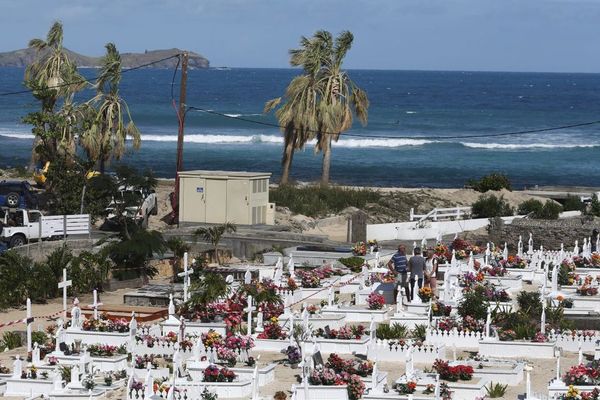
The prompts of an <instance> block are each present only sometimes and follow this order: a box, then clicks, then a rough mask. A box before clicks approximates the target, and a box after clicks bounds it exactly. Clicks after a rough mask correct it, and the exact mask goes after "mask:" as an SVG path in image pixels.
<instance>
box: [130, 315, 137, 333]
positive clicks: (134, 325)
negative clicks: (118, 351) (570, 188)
mask: <svg viewBox="0 0 600 400" xmlns="http://www.w3.org/2000/svg"><path fill="white" fill-rule="evenodd" d="M137 327H138V324H137V320H136V319H135V311H132V312H131V319H130V320H129V336H131V337H132V338H135V335H136V334H137Z"/></svg>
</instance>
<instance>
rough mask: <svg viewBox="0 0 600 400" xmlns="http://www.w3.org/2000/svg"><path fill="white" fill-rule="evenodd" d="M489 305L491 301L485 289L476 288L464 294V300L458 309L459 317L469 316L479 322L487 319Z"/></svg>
mask: <svg viewBox="0 0 600 400" xmlns="http://www.w3.org/2000/svg"><path fill="white" fill-rule="evenodd" d="M488 304H489V301H488V299H487V297H486V295H485V288H483V287H482V286H476V287H475V288H474V289H473V290H470V291H468V292H466V293H464V294H463V298H462V299H461V301H460V303H459V304H458V307H457V311H458V315H460V316H461V317H462V318H466V317H467V316H469V317H472V318H475V319H477V320H481V319H485V318H486V317H487V307H488Z"/></svg>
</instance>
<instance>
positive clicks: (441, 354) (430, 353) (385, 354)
mask: <svg viewBox="0 0 600 400" xmlns="http://www.w3.org/2000/svg"><path fill="white" fill-rule="evenodd" d="M409 346H412V347H413V351H412V356H413V361H414V362H415V363H419V364H433V363H434V361H435V360H436V359H438V358H439V359H445V358H446V348H445V346H443V345H432V344H423V345H421V346H417V345H413V344H411V343H409V342H406V343H405V344H400V343H398V341H397V340H379V339H377V340H375V341H374V342H373V343H371V344H369V347H368V354H367V358H368V359H369V360H377V361H394V362H401V363H406V355H407V354H406V353H407V350H408V349H409Z"/></svg>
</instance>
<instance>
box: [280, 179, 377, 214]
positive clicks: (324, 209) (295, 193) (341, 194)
mask: <svg viewBox="0 0 600 400" xmlns="http://www.w3.org/2000/svg"><path fill="white" fill-rule="evenodd" d="M380 198H381V194H380V193H379V192H376V191H374V190H371V189H348V188H344V187H339V186H330V187H321V186H316V185H310V186H291V185H282V186H279V187H277V188H273V189H271V190H270V192H269V201H272V202H275V203H277V205H278V206H282V207H288V208H289V209H290V210H291V211H292V212H294V213H297V214H303V215H308V216H309V217H318V216H323V215H327V214H331V213H337V212H340V211H342V210H343V209H344V208H346V207H356V208H363V207H364V206H365V205H366V204H367V203H374V202H377V201H378V200H379V199H380Z"/></svg>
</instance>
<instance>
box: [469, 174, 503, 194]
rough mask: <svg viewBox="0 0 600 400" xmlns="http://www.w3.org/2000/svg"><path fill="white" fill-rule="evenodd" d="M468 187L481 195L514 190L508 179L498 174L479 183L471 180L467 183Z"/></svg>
mask: <svg viewBox="0 0 600 400" xmlns="http://www.w3.org/2000/svg"><path fill="white" fill-rule="evenodd" d="M467 185H469V186H471V187H472V188H473V189H474V190H476V191H478V192H481V193H485V192H487V191H488V190H502V189H506V190H512V187H511V184H510V180H509V179H508V177H507V176H506V175H504V174H500V173H497V172H494V173H491V174H489V175H485V176H483V177H481V178H480V179H479V180H478V181H476V180H474V179H471V180H469V181H468V182H467Z"/></svg>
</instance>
